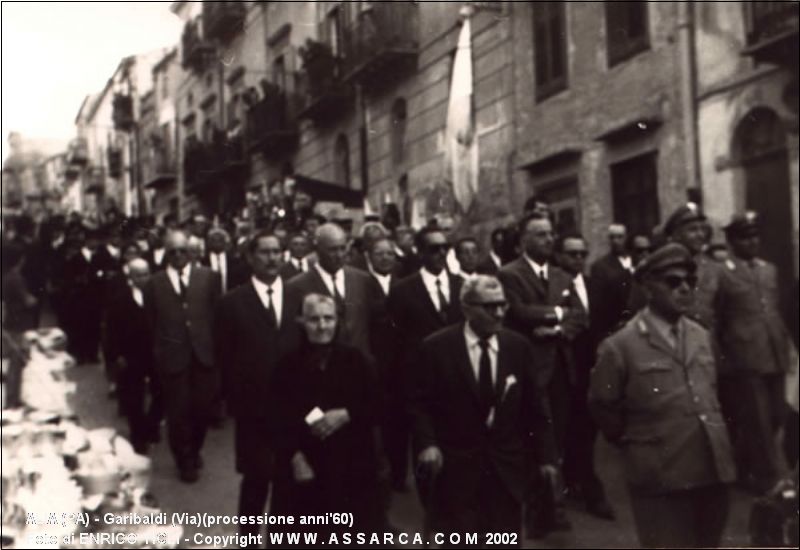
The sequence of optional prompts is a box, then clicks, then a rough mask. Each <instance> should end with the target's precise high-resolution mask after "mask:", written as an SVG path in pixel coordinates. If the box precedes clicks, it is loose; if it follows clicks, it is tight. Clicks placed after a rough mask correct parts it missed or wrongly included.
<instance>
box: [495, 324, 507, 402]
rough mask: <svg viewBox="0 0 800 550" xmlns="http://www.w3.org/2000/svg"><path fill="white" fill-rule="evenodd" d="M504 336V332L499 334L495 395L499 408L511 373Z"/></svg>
mask: <svg viewBox="0 0 800 550" xmlns="http://www.w3.org/2000/svg"><path fill="white" fill-rule="evenodd" d="M504 340H505V339H504V337H503V335H502V334H498V335H497V379H496V380H495V384H494V387H495V395H496V396H497V400H496V402H497V408H498V409H499V408H500V407H501V406H502V404H503V401H502V399H503V394H504V393H505V391H506V378H508V375H509V374H511V368H510V365H509V364H508V360H507V359H508V358H507V357H506V353H505V347H506V346H505V345H504V343H505V342H504Z"/></svg>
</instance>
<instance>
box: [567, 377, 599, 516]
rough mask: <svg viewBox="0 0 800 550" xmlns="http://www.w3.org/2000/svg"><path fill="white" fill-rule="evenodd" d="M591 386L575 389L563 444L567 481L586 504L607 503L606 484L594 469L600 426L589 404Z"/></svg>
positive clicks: (568, 485) (571, 397)
mask: <svg viewBox="0 0 800 550" xmlns="http://www.w3.org/2000/svg"><path fill="white" fill-rule="evenodd" d="M588 393H589V388H588V385H587V386H585V387H583V386H576V387H575V388H574V389H573V391H572V395H571V396H570V399H571V403H570V410H569V429H568V432H569V436H568V437H566V441H565V444H564V481H565V483H566V485H567V487H569V488H570V489H571V490H577V491H578V492H579V494H580V496H581V497H582V498H583V499H584V500H585V501H586V502H587V503H596V502H599V501H602V500H605V491H604V490H603V484H602V483H601V482H600V479H599V478H598V477H597V474H596V473H595V469H594V443H595V439H596V438H597V426H595V423H594V420H593V419H592V416H591V414H590V413H589V406H588V404H587V397H586V396H587V395H588Z"/></svg>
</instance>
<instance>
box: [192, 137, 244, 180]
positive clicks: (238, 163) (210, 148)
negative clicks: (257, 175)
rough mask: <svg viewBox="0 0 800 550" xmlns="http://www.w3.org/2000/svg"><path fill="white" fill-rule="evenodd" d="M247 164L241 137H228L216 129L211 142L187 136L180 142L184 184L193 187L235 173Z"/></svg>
mask: <svg viewBox="0 0 800 550" xmlns="http://www.w3.org/2000/svg"><path fill="white" fill-rule="evenodd" d="M246 167H247V159H246V157H245V152H244V142H243V140H242V138H241V137H239V136H237V137H232V138H228V137H226V136H225V133H224V132H222V131H219V130H217V131H216V132H215V134H214V138H213V141H212V142H211V143H203V142H201V141H199V140H197V139H196V138H188V139H187V140H186V143H185V146H184V154H183V171H184V180H185V182H186V188H187V189H188V190H190V191H196V190H197V189H199V188H201V187H205V186H207V185H213V184H214V183H215V182H216V181H217V180H219V179H222V178H225V179H228V178H231V177H234V178H235V177H236V176H238V175H240V174H241V172H242V171H243V170H244V169H245V168H246Z"/></svg>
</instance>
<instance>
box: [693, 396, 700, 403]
mask: <svg viewBox="0 0 800 550" xmlns="http://www.w3.org/2000/svg"><path fill="white" fill-rule="evenodd" d="M694 402H695V403H700V398H699V397H697V396H696V395H695V396H694Z"/></svg>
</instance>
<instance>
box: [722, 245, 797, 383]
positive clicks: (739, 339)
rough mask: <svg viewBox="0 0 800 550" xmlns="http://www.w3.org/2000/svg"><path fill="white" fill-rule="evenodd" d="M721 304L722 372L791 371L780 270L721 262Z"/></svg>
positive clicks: (738, 261) (741, 262)
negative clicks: (780, 304) (779, 298)
mask: <svg viewBox="0 0 800 550" xmlns="http://www.w3.org/2000/svg"><path fill="white" fill-rule="evenodd" d="M719 288H720V295H719V297H718V300H717V304H718V307H719V315H718V317H717V328H718V331H719V339H720V349H721V350H722V352H723V355H724V360H723V361H722V364H721V365H720V373H724V374H736V373H758V374H769V373H778V372H786V370H787V369H788V367H789V334H788V332H787V330H786V328H785V326H784V324H783V319H782V318H781V314H780V311H779V305H778V278H777V273H776V270H775V266H774V265H772V264H770V263H768V262H765V261H764V260H761V259H756V260H755V261H754V263H753V265H752V266H750V265H748V263H747V262H745V261H744V260H741V259H739V258H736V257H732V258H731V259H729V260H727V261H726V262H725V263H724V264H722V269H721V273H720V279H719Z"/></svg>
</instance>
